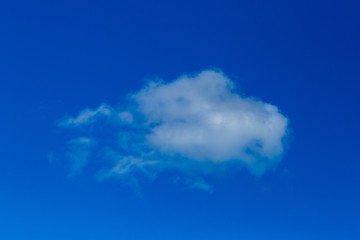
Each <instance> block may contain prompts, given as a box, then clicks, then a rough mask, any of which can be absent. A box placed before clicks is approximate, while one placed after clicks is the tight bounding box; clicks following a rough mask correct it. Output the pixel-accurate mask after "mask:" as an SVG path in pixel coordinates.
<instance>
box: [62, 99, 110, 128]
mask: <svg viewBox="0 0 360 240" xmlns="http://www.w3.org/2000/svg"><path fill="white" fill-rule="evenodd" d="M111 112H112V108H111V107H109V106H108V105H106V104H101V105H100V106H99V107H98V108H97V109H95V110H91V109H89V108H86V109H84V110H82V111H81V112H80V113H79V114H78V116H77V117H75V118H71V117H70V118H66V119H64V120H62V121H60V124H59V125H60V126H64V127H77V126H80V125H83V124H89V123H93V122H95V121H96V118H98V117H101V116H109V115H110V114H111Z"/></svg>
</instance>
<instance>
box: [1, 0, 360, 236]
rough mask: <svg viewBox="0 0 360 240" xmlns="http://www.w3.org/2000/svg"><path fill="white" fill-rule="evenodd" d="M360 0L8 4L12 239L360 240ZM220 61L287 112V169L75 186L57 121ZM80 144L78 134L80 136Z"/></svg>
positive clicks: (6, 132) (5, 199) (6, 142)
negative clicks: (194, 184) (202, 185)
mask: <svg viewBox="0 0 360 240" xmlns="http://www.w3.org/2000/svg"><path fill="white" fill-rule="evenodd" d="M359 7H360V5H359V3H357V2H356V1H196V0H195V1H98V2H90V1H43V2H41V1H1V2H0V104H1V105H0V110H1V115H0V239H7V240H11V239H36V240H41V239H64V240H65V239H66V240H71V239H227V240H232V239H234V240H235V239H360V229H359V224H360V205H359V202H360V190H359V183H360V176H359V168H360V162H359V161H360V158H359V143H360V141H359V136H360V131H359V116H360V108H359V103H360V101H359V93H358V92H359V87H360V83H359V80H360V71H359V66H360V47H359V43H360V31H359V27H360V24H359V23H360V17H359ZM212 67H217V68H220V69H222V70H223V71H224V72H225V73H226V74H228V76H230V78H232V79H233V80H234V81H235V82H236V84H237V86H238V88H239V91H240V92H241V93H243V94H246V95H248V96H255V97H258V98H261V99H262V100H264V101H266V102H270V103H272V104H275V105H277V106H279V108H280V109H281V111H282V112H283V113H284V114H285V115H286V116H288V117H289V119H290V128H291V131H292V134H291V136H290V138H289V144H288V150H287V152H286V154H285V156H284V159H283V161H282V162H281V164H280V165H279V166H278V167H277V168H276V169H275V170H273V171H269V172H268V173H266V174H265V175H264V176H262V177H255V176H252V175H251V174H249V173H248V172H247V171H245V170H243V171H240V172H237V173H236V174H230V175H229V176H226V177H223V178H222V179H218V178H214V179H209V180H208V181H209V182H210V183H211V184H212V185H213V186H214V187H215V192H214V193H213V194H209V193H206V192H201V191H198V190H191V189H188V188H187V187H185V186H182V185H179V184H174V183H173V182H172V180H171V179H172V174H173V173H171V172H165V173H163V174H160V175H159V176H158V178H157V179H156V180H154V181H149V182H146V181H144V183H143V186H142V187H143V190H142V197H139V196H138V195H137V194H136V193H134V191H133V189H132V188H131V187H129V186H127V185H126V184H124V183H122V182H121V181H117V180H111V181H105V182H98V181H97V180H96V177H95V176H94V174H93V172H91V171H84V173H83V174H80V175H78V176H75V177H72V178H69V177H67V176H68V172H69V166H68V162H67V161H66V159H55V160H53V161H49V158H48V156H47V155H48V153H50V152H52V151H54V152H59V151H60V152H61V151H62V149H63V145H64V143H65V142H66V141H67V140H68V139H69V134H70V133H65V132H63V131H62V130H60V129H58V128H57V127H56V121H57V119H59V118H61V117H63V116H64V115H65V114H69V115H75V114H76V113H77V112H78V111H79V110H81V109H83V108H85V107H96V106H98V104H100V103H102V102H105V103H108V104H117V103H119V102H122V101H123V100H124V99H125V98H126V95H127V94H129V93H131V92H134V91H137V90H138V89H140V88H141V87H142V86H143V84H144V82H145V80H146V79H148V78H152V77H161V78H163V79H165V80H172V79H174V78H176V77H178V76H179V75H181V74H183V73H185V72H188V73H189V72H190V73H191V72H194V71H200V70H203V69H206V68H212ZM70 135H71V134H70Z"/></svg>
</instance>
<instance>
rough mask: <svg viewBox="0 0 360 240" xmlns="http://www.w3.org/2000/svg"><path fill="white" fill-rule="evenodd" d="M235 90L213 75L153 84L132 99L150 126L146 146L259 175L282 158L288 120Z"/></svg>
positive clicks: (205, 74) (226, 80)
mask: <svg viewBox="0 0 360 240" xmlns="http://www.w3.org/2000/svg"><path fill="white" fill-rule="evenodd" d="M233 90H234V87H233V83H232V82H231V81H230V80H229V79H228V78H227V77H226V76H224V74H222V73H221V72H216V71H204V72H201V73H200V74H198V75H196V76H187V75H185V76H183V77H181V78H179V79H177V80H176V81H174V82H171V83H168V84H161V83H151V84H150V85H149V86H148V87H146V88H145V89H143V90H141V91H140V92H138V93H137V94H135V95H134V96H133V99H134V101H135V102H136V103H137V104H138V106H139V108H138V111H139V112H140V113H141V114H143V115H144V116H145V119H147V124H148V125H149V129H150V133H149V134H147V135H146V141H147V143H148V144H150V145H151V146H152V147H153V148H154V149H157V150H159V151H160V152H162V153H165V154H175V155H179V156H183V157H186V158H188V159H192V160H194V161H212V162H225V161H240V162H242V163H243V164H244V165H245V166H247V167H248V168H249V169H250V170H251V171H253V172H254V173H257V174H261V173H262V172H263V171H264V170H265V169H266V168H267V167H269V166H271V165H273V164H275V163H276V162H277V161H278V157H279V156H281V153H282V152H283V145H282V138H283V137H284V136H285V134H286V129H287V122H288V121H287V119H286V118H285V117H284V116H283V115H282V114H280V113H279V111H278V109H277V107H275V106H273V105H270V104H267V103H264V102H261V101H259V100H255V99H252V98H245V97H241V96H240V95H238V94H236V93H235V92H234V91H233Z"/></svg>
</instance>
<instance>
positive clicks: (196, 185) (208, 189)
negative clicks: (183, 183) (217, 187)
mask: <svg viewBox="0 0 360 240" xmlns="http://www.w3.org/2000/svg"><path fill="white" fill-rule="evenodd" d="M190 187H191V188H195V189H199V190H202V191H205V192H209V193H212V192H213V191H214V187H213V186H211V185H209V184H208V183H207V182H205V180H204V179H203V178H200V179H198V180H197V181H196V182H194V183H192V184H191V185H190Z"/></svg>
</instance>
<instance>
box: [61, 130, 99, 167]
mask: <svg viewBox="0 0 360 240" xmlns="http://www.w3.org/2000/svg"><path fill="white" fill-rule="evenodd" d="M67 144H68V149H69V150H68V152H67V156H68V158H69V160H70V162H71V168H72V173H71V174H75V173H77V172H78V171H80V170H81V169H82V168H83V167H84V166H85V165H86V163H87V160H88V158H89V156H90V154H91V152H92V149H93V148H94V147H95V146H96V144H97V142H96V140H94V139H92V138H88V137H78V138H74V139H72V140H70V141H68V143H67Z"/></svg>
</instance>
